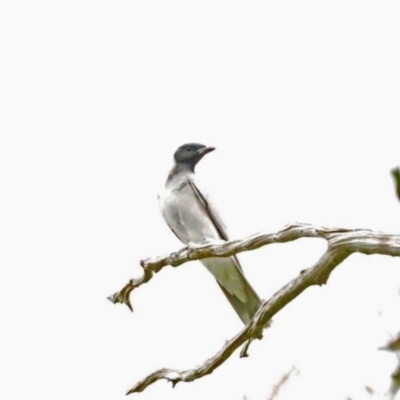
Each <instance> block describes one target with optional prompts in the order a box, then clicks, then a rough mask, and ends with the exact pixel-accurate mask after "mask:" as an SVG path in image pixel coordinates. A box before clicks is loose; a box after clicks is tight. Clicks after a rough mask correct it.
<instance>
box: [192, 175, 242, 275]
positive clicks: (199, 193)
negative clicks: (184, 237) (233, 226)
mask: <svg viewBox="0 0 400 400" xmlns="http://www.w3.org/2000/svg"><path fill="white" fill-rule="evenodd" d="M188 181H189V184H190V186H191V188H192V189H193V192H194V194H195V196H196V197H197V199H198V200H199V202H200V204H201V205H202V206H203V207H204V210H205V212H206V214H207V215H208V216H209V218H210V220H211V221H212V222H213V224H214V226H215V228H216V229H217V231H218V233H219V235H220V238H221V239H223V240H229V237H228V233H227V231H226V226H225V224H224V222H223V221H222V218H221V216H220V215H219V212H218V210H217V209H216V207H215V205H214V203H213V201H212V200H211V198H210V196H209V195H208V194H207V192H206V191H205V190H204V189H201V188H200V186H199V184H198V183H197V182H195V181H194V179H193V178H189V179H188ZM232 258H233V259H234V262H235V264H236V267H237V268H238V269H239V271H240V272H242V273H243V270H242V267H241V265H240V263H239V260H238V259H237V257H236V255H235V256H232Z"/></svg>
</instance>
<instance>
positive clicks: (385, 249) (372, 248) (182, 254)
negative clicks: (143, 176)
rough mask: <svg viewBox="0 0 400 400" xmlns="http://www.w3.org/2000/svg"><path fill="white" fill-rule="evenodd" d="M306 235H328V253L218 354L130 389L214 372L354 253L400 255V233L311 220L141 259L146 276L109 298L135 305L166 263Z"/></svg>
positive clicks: (270, 301) (156, 375) (230, 252)
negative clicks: (135, 294) (137, 293)
mask: <svg viewBox="0 0 400 400" xmlns="http://www.w3.org/2000/svg"><path fill="white" fill-rule="evenodd" d="M305 237H308V238H323V239H325V240H326V241H327V244H328V247H327V250H326V251H325V253H324V254H323V255H322V256H321V258H320V259H319V260H318V261H317V262H316V263H315V264H314V265H313V266H311V267H310V268H308V269H306V270H303V271H302V272H301V273H300V274H299V275H298V276H297V277H295V278H294V279H293V280H292V281H290V282H289V283H288V284H286V285H285V286H284V287H282V288H281V289H280V290H279V291H278V292H277V293H275V294H274V295H273V296H272V297H271V298H270V299H268V300H266V301H264V302H263V304H262V305H261V307H260V309H259V310H258V311H257V313H256V314H255V315H254V317H253V319H252V320H251V321H250V323H249V324H248V325H247V326H246V327H245V328H243V329H242V331H240V332H239V333H238V334H237V335H236V336H235V337H233V338H232V339H231V340H229V341H228V342H227V343H226V344H225V345H224V346H223V347H222V349H221V350H220V351H219V352H218V353H217V354H215V355H214V356H212V357H211V358H209V359H208V360H206V361H205V362H204V363H203V364H201V365H199V366H196V367H195V368H193V369H190V370H186V371H179V370H172V369H167V368H163V369H160V370H158V371H155V372H153V373H152V374H150V375H148V376H147V377H145V378H144V379H143V380H141V381H140V382H138V383H136V384H135V385H134V386H133V387H132V388H131V389H130V390H129V391H128V393H127V394H130V393H135V392H141V391H143V390H144V389H146V388H147V387H148V386H150V385H151V384H153V383H154V382H156V381H158V380H160V379H166V380H168V381H170V382H172V384H173V386H175V385H176V383H178V382H190V381H193V380H195V379H199V378H201V377H203V376H205V375H208V374H210V373H212V372H213V371H214V370H215V369H216V368H218V367H219V366H220V365H221V364H222V363H224V362H225V361H226V360H227V359H228V358H229V357H230V356H231V355H232V354H233V352H234V351H235V350H236V349H237V348H239V347H240V346H243V348H242V351H241V353H240V356H241V357H245V356H247V349H248V346H249V344H250V343H251V341H252V340H254V339H260V338H261V337H262V332H263V329H264V327H265V326H266V324H267V323H268V321H269V320H270V319H271V318H272V317H273V316H274V315H275V314H276V313H277V312H279V311H280V310H282V308H284V307H285V306H286V305H287V304H289V303H290V302H291V301H292V300H294V299H295V298H296V297H297V296H299V294H300V293H302V292H303V291H304V290H305V289H307V288H308V287H310V286H313V285H322V284H325V283H326V282H327V280H328V278H329V276H330V274H331V272H332V271H333V270H334V269H335V268H336V267H337V266H338V265H339V264H341V263H342V262H343V261H344V260H345V259H346V258H347V257H348V256H350V255H351V254H353V253H363V254H367V255H369V254H382V255H388V256H394V257H399V256H400V235H391V234H386V233H382V232H374V231H371V230H368V229H341V228H325V227H314V226H312V225H309V224H294V225H290V226H287V227H286V228H284V229H282V230H280V231H278V232H276V233H258V234H255V235H252V236H249V237H247V238H245V239H241V240H230V241H228V242H221V243H205V244H202V245H189V246H187V247H184V248H182V249H181V250H179V251H177V252H175V253H171V254H170V255H167V256H163V257H156V258H149V259H145V260H142V261H141V263H140V264H141V266H142V267H143V271H144V273H143V276H142V277H141V278H139V279H132V280H131V281H129V282H128V284H127V285H125V286H124V287H123V288H122V289H121V290H120V291H119V292H117V293H115V294H113V295H112V296H110V297H109V300H110V301H112V302H113V303H123V304H126V305H127V306H128V307H129V308H130V309H131V310H133V309H132V306H131V303H130V300H129V295H130V292H131V291H132V290H134V289H136V288H137V287H139V286H141V285H142V284H144V283H147V282H149V281H150V280H151V278H152V277H153V274H154V272H159V271H160V270H161V269H162V268H164V267H165V266H167V265H171V266H175V267H176V266H179V265H181V264H183V263H185V262H188V261H191V260H199V259H201V258H207V257H226V256H231V255H233V254H237V253H240V252H243V251H249V250H255V249H258V248H260V247H262V246H266V245H268V244H271V243H285V242H290V241H294V240H297V239H300V238H305Z"/></svg>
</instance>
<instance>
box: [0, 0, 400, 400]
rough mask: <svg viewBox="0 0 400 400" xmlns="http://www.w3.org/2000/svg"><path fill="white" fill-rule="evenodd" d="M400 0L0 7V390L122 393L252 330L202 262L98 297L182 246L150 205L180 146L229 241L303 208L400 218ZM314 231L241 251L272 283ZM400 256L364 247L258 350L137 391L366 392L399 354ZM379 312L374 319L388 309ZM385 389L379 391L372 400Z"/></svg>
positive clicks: (343, 218)
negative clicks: (203, 373) (202, 147)
mask: <svg viewBox="0 0 400 400" xmlns="http://www.w3.org/2000/svg"><path fill="white" fill-rule="evenodd" d="M399 21H400V3H399V2H398V1H386V2H382V1H380V2H377V1H365V0H363V1H351V0H350V1H349V0H346V1H335V2H321V1H279V2H278V1H262V2H261V1H254V2H238V1H232V0H230V1H216V0H213V1H201V2H189V1H101V0H96V1H87V0H79V1H73V0H70V1H65V2H56V1H3V2H1V4H0V43H1V47H0V51H1V63H0V70H1V73H0V102H1V104H0V106H1V108H0V109H1V118H0V131H1V143H0V171H1V172H0V174H1V178H0V179H1V181H0V187H1V192H2V195H1V197H0V203H1V207H0V210H1V211H0V212H1V217H0V220H1V222H0V229H1V238H0V240H1V252H0V257H1V260H0V263H1V264H0V265H1V270H0V271H1V277H0V296H1V298H0V304H1V325H2V329H1V340H0V368H1V369H2V372H1V376H2V383H1V386H0V398H2V399H3V398H4V399H7V400H14V399H16V400H24V399H40V400H53V399H57V400H64V399H66V400H67V399H68V400H71V399H74V400H87V399H93V400H106V399H107V400H109V399H113V400H122V399H125V398H126V397H125V395H124V393H125V391H126V390H127V389H129V388H130V386H131V385H133V384H134V383H135V382H136V381H137V380H139V379H141V378H143V377H144V376H145V375H147V374H148V373H150V372H152V371H153V370H155V369H158V368H161V367H171V368H178V369H184V368H190V367H193V366H195V365H197V364H199V363H201V362H203V361H204V360H205V359H206V358H208V357H210V356H211V355H213V354H214V353H215V352H216V351H217V350H219V348H220V347H221V346H222V345H223V343H224V342H225V340H227V339H229V338H231V337H232V336H233V335H234V334H236V332H237V331H238V330H240V329H241V322H240V320H239V319H238V318H237V316H236V314H235V313H234V312H233V311H232V310H231V308H230V305H229V303H228V302H227V301H226V299H225V297H224V296H223V294H222V293H221V292H220V290H219V288H218V286H217V285H216V284H215V282H214V281H213V278H212V276H211V275H210V274H209V273H208V272H207V271H206V270H205V268H204V267H203V266H201V265H200V264H199V263H198V262H192V263H189V264H185V265H184V266H182V267H180V268H177V269H172V268H166V269H164V270H163V271H162V272H161V273H160V274H158V275H157V276H156V278H155V279H154V280H153V281H152V282H151V283H150V284H148V285H146V286H143V287H142V288H141V289H139V290H137V291H135V292H134V293H133V297H132V301H133V305H134V307H135V312H134V314H131V313H130V312H129V311H128V309H127V308H125V307H124V306H121V305H119V306H115V305H112V304H111V303H110V302H109V301H108V300H107V299H106V297H107V296H108V295H110V294H112V293H113V292H115V291H117V290H118V289H120V288H121V287H122V286H123V285H124V284H125V283H126V281H127V280H128V279H129V278H130V277H133V276H139V274H140V273H141V269H140V267H139V264H138V262H139V260H140V259H141V258H145V257H147V256H151V255H154V256H156V255H161V254H164V253H167V252H170V251H174V250H177V249H178V248H180V247H181V244H180V242H179V241H178V240H177V239H176V238H175V237H174V235H173V234H172V233H171V232H170V231H169V229H168V228H167V226H166V225H165V223H164V221H163V219H162V217H161V215H160V213H159V210H158V205H157V193H158V192H159V191H160V189H161V187H162V185H163V183H164V180H165V178H166V174H167V172H168V169H169V168H170V166H171V162H172V154H173V152H174V150H175V148H176V147H177V146H178V145H180V144H183V143H185V142H189V141H198V142H202V143H205V144H207V145H213V146H215V147H217V151H215V152H214V153H212V154H210V155H208V156H206V157H205V159H204V160H203V162H202V163H201V164H200V165H199V167H198V169H197V171H198V174H199V176H200V178H201V179H202V181H203V183H205V184H206V186H207V188H208V190H209V192H210V193H211V194H212V196H213V198H214V200H215V201H216V203H217V204H218V206H219V208H220V209H221V210H222V212H223V215H224V218H225V221H226V223H227V225H228V228H229V232H230V235H231V237H233V238H237V237H243V236H245V235H248V234H252V233H255V232H257V231H260V230H267V231H274V230H277V229H280V228H282V227H283V226H284V225H285V224H288V223H292V222H296V221H300V222H308V223H313V224H324V225H326V226H345V227H354V228H371V229H376V230H384V231H388V232H398V231H399V227H400V204H399V203H398V202H397V201H396V198H395V196H394V189H393V182H392V179H391V177H390V174H389V171H390V169H391V168H392V167H394V166H396V165H399V164H400V119H399V107H400V51H399V49H400V23H399ZM324 249H325V243H324V242H323V241H319V240H312V239H309V240H299V241H297V242H294V243H290V244H284V245H273V246H267V247H265V248H263V249H260V250H257V251H254V252H250V253H246V254H242V255H240V256H239V258H240V260H241V261H242V264H243V267H244V269H245V273H246V275H247V277H248V279H249V281H250V282H251V283H252V284H253V285H254V287H255V288H256V290H257V291H258V292H259V294H260V296H261V297H263V298H268V297H269V296H271V295H272V294H273V293H274V292H275V291H277V290H278V289H280V288H281V286H282V285H284V284H286V283H287V282H288V281H289V280H290V279H292V278H294V277H295V276H296V275H297V274H298V273H299V271H300V270H301V269H304V268H307V267H309V266H311V265H312V264H313V262H315V261H316V260H317V259H318V258H319V256H320V255H321V254H322V252H323V251H324ZM399 264H400V260H398V259H391V258H389V257H381V256H368V257H367V256H361V255H354V256H352V257H351V258H350V259H348V260H347V261H345V262H344V263H343V265H341V266H340V267H339V268H338V269H337V270H335V271H334V273H333V274H332V276H331V279H330V280H329V284H328V285H327V286H325V287H321V288H320V287H313V288H310V289H308V290H307V291H306V292H305V293H303V294H302V295H301V296H300V297H299V298H298V299H296V300H295V301H294V302H293V303H292V304H290V305H289V306H288V307H286V308H285V309H284V310H283V311H281V312H280V313H279V314H278V315H276V317H275V318H274V324H273V328H272V329H270V330H269V331H268V332H267V333H266V335H265V338H264V340H263V341H261V342H257V343H253V345H252V346H251V348H250V357H249V358H248V359H242V360H240V359H239V357H238V354H237V353H235V354H234V356H233V357H232V358H231V359H230V360H229V361H228V362H226V363H225V364H224V365H223V366H222V367H220V368H219V369H218V370H217V371H215V372H214V373H213V374H212V375H210V376H208V377H205V378H203V379H201V380H198V381H196V382H193V383H190V384H185V383H183V384H178V385H177V387H176V388H175V389H172V388H171V385H170V384H168V383H166V382H165V381H161V382H159V383H156V384H155V385H153V386H152V387H150V388H148V389H147V390H146V391H145V392H143V393H142V394H140V395H133V396H132V398H138V399H141V400H146V399H147V400H149V399H161V398H162V399H163V400H170V399H173V400H187V399H191V400H197V399H201V400H204V399H216V398H218V399H224V400H225V399H226V400H241V399H243V396H244V395H246V396H247V398H248V399H249V400H261V399H266V398H267V397H268V396H269V394H270V393H271V390H272V385H274V384H275V383H276V382H277V381H278V380H279V378H280V377H281V375H282V374H283V373H285V372H286V371H288V370H289V369H290V368H291V366H292V365H295V366H296V367H297V368H298V369H299V370H300V374H299V375H298V376H296V377H293V378H292V379H291V380H290V382H289V383H288V384H287V385H286V386H285V387H284V388H283V389H282V391H281V395H280V397H279V399H280V400H294V399H296V400H297V399H303V398H304V399H308V400H314V399H315V400H317V399H318V400H320V399H322V398H323V399H324V400H330V399H332V400H337V399H345V398H346V397H347V396H351V398H352V399H353V400H359V399H366V398H370V397H369V396H368V395H367V393H366V391H365V388H364V386H365V385H369V386H371V387H372V388H373V389H374V390H376V391H378V392H380V393H381V392H384V391H385V390H386V389H387V387H388V385H389V375H390V373H391V372H392V370H393V368H394V366H395V364H396V359H395V357H394V356H393V355H391V354H387V353H385V352H381V351H378V350H377V347H379V346H382V345H383V344H385V343H386V342H387V340H389V339H390V335H391V334H394V333H395V332H396V330H397V329H400V320H399V318H398V315H399V308H400V297H399V288H400V268H399ZM380 313H381V315H380ZM377 398H378V397H377Z"/></svg>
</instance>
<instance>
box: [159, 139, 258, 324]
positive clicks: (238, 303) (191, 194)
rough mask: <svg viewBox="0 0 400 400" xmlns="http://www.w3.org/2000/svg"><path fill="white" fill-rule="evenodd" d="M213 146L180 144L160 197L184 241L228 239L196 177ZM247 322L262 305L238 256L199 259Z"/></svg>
mask: <svg viewBox="0 0 400 400" xmlns="http://www.w3.org/2000/svg"><path fill="white" fill-rule="evenodd" d="M214 150H215V148H214V147H206V146H204V145H203V144H199V143H188V144H184V145H182V146H180V147H179V148H178V149H177V150H176V151H175V154H174V166H173V167H172V169H171V171H170V172H169V175H168V179H167V181H166V184H165V190H164V192H163V194H161V195H160V196H158V200H159V206H160V210H161V213H162V215H163V217H164V219H165V221H166V223H167V224H168V226H169V227H170V228H171V230H172V232H174V233H175V235H176V236H177V237H178V239H179V240H180V241H181V242H183V243H184V244H188V243H197V244H198V243H203V242H205V241H209V240H214V241H215V240H219V241H220V240H224V241H226V240H229V239H228V235H227V233H226V228H225V225H224V223H223V221H222V219H221V217H220V216H219V215H218V212H217V210H216V209H215V206H214V205H213V203H212V201H211V199H210V197H209V196H208V195H207V193H206V192H205V191H204V190H203V189H202V188H200V186H199V183H198V182H197V181H196V178H195V172H194V170H195V167H196V164H197V163H198V162H199V161H200V160H201V159H202V158H203V157H204V156H205V155H206V154H208V153H210V152H211V151H214ZM200 262H201V263H202V264H203V265H204V266H205V267H206V268H207V269H208V270H209V271H210V272H211V274H212V275H213V276H214V278H215V279H216V280H217V283H218V285H219V286H220V288H221V289H222V291H223V292H224V294H225V296H226V297H227V299H228V300H229V302H230V303H231V305H232V307H233V308H234V309H235V311H236V313H237V314H238V315H239V317H240V319H241V320H242V321H243V323H244V324H245V325H247V323H248V322H249V321H250V319H251V318H252V317H253V315H254V314H255V312H256V311H257V310H258V308H259V307H260V305H261V300H260V298H259V297H258V295H257V293H256V292H255V291H254V289H253V288H252V287H251V286H250V284H249V282H248V281H247V280H246V278H245V276H244V274H243V270H242V267H241V266H240V263H239V260H238V259H237V257H236V256H232V257H214V258H206V259H202V260H200Z"/></svg>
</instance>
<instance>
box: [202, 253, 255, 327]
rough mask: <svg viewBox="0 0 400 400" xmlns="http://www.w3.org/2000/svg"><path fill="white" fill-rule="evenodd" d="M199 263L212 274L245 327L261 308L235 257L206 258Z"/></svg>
mask: <svg viewBox="0 0 400 400" xmlns="http://www.w3.org/2000/svg"><path fill="white" fill-rule="evenodd" d="M201 262H202V263H203V264H204V265H205V266H206V267H207V269H208V270H209V271H210V272H211V273H212V274H213V276H214V278H215V279H216V280H217V283H218V285H219V286H220V288H221V289H222V292H223V293H224V295H225V296H226V298H227V299H228V301H229V303H231V306H232V307H233V309H234V310H235V311H236V313H237V314H238V315H239V317H240V319H241V320H242V322H243V323H244V324H245V325H247V324H248V323H249V321H250V320H251V318H253V316H254V314H255V313H256V311H257V310H258V309H259V308H260V306H261V303H262V302H261V299H260V298H259V297H258V295H257V293H256V292H255V290H254V289H253V288H252V287H251V285H250V283H249V282H248V281H247V279H246V278H245V276H244V274H243V271H242V268H241V266H240V264H239V260H238V259H237V258H236V257H229V258H208V259H203V260H201Z"/></svg>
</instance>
